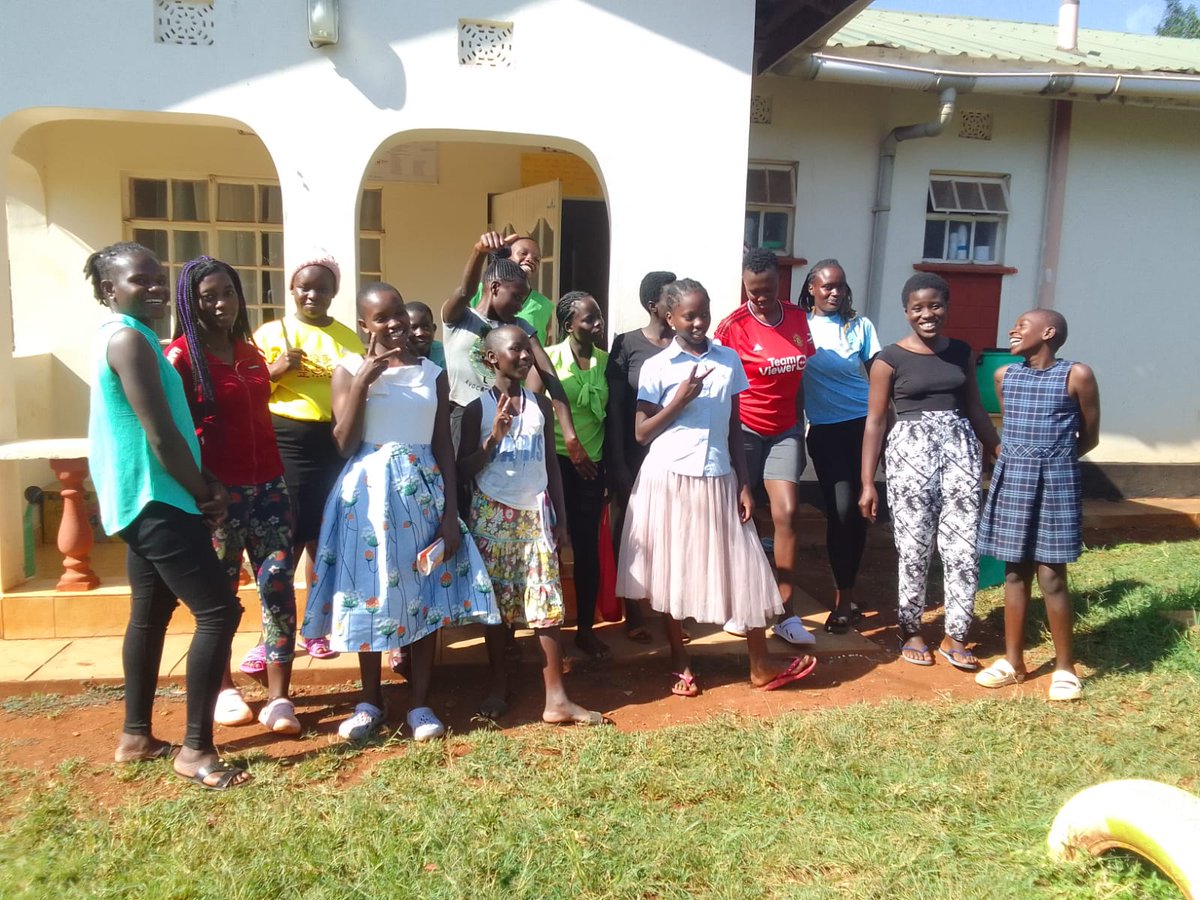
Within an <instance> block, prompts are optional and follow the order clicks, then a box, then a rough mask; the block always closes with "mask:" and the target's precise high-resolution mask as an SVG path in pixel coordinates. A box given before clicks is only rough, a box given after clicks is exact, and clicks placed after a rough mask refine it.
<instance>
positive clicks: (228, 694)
mask: <svg viewBox="0 0 1200 900" xmlns="http://www.w3.org/2000/svg"><path fill="white" fill-rule="evenodd" d="M213 721H214V722H215V723H216V724H218V725H225V726H228V727H231V726H237V725H249V724H250V723H251V722H253V721H254V711H253V710H251V709H250V707H249V706H247V705H246V701H245V699H243V697H242V692H241V691H239V690H238V689H237V688H235V687H232V688H225V690H223V691H221V693H219V694H217V707H216V710H215V711H214V713H213Z"/></svg>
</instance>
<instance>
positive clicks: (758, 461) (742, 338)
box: [713, 250, 817, 644]
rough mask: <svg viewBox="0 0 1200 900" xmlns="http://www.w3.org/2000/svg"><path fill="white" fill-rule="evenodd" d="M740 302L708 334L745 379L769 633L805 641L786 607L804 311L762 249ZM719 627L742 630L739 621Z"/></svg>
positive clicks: (799, 457) (796, 491)
mask: <svg viewBox="0 0 1200 900" xmlns="http://www.w3.org/2000/svg"><path fill="white" fill-rule="evenodd" d="M742 286H743V287H744V288H745V290H746V298H747V301H746V302H745V303H743V304H742V305H741V306H740V307H738V308H737V309H735V310H734V311H733V312H732V313H730V314H729V315H728V316H726V317H725V319H724V320H722V322H721V324H719V325H718V326H717V330H716V332H715V333H714V335H713V336H714V337H715V338H716V339H717V340H718V341H719V342H720V343H721V344H723V345H724V346H726V347H728V348H730V349H731V350H733V351H734V352H735V353H737V355H738V358H739V359H741V361H742V367H743V368H744V369H745V370H746V378H747V379H748V380H749V381H750V389H749V390H748V391H746V392H744V393H743V394H742V395H741V396H740V397H739V398H738V400H739V403H740V405H741V416H742V441H743V443H744V444H745V447H746V467H747V469H748V473H749V477H750V480H749V484H750V486H751V488H752V489H753V490H755V491H758V490H759V489H760V487H761V488H762V489H765V490H766V494H767V499H768V500H769V501H770V505H771V520H772V521H773V522H774V525H775V573H776V578H777V579H778V582H779V593H780V594H781V595H782V596H783V604H784V610H783V613H782V614H781V615H780V617H779V620H778V621H777V622H776V623H775V627H774V629H773V632H774V634H775V636H776V637H779V638H782V639H783V640H785V641H787V642H788V643H789V644H811V643H813V642H814V639H813V636H812V635H811V634H810V633H809V632H808V630H807V629H806V628H805V627H804V623H803V622H801V621H800V617H799V616H797V615H796V611H795V608H794V607H793V605H792V595H793V593H794V592H795V591H797V590H798V579H797V577H796V530H797V521H796V518H797V511H798V508H799V506H800V499H799V498H800V475H801V474H802V473H803V472H804V465H805V458H804V390H803V382H802V379H803V377H804V366H805V365H806V364H807V362H808V358H809V357H810V356H815V355H816V352H817V351H816V348H815V347H814V346H813V342H812V335H811V334H810V333H809V330H808V317H807V316H806V315H805V313H804V310H802V309H800V307H798V306H793V305H792V304H791V303H783V302H781V301H780V300H779V267H778V262H777V261H776V259H775V254H774V253H772V252H771V251H770V250H751V251H749V252H748V253H747V254H746V256H745V258H744V259H743V260H742ZM726 630H727V631H731V632H735V633H741V632H744V630H745V629H744V627H743V626H742V623H739V622H729V623H727V624H726Z"/></svg>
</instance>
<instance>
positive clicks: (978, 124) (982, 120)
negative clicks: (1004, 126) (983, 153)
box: [958, 109, 992, 141]
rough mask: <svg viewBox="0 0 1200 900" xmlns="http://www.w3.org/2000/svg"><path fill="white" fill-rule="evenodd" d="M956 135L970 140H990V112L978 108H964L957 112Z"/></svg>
mask: <svg viewBox="0 0 1200 900" xmlns="http://www.w3.org/2000/svg"><path fill="white" fill-rule="evenodd" d="M958 136H959V137H960V138H967V139H968V140H972V141H990V140H991V139H992V114H991V113H990V112H983V111H982V110H978V109H964V110H963V111H962V112H961V113H960V114H959V123H958Z"/></svg>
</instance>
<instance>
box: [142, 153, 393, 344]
mask: <svg viewBox="0 0 1200 900" xmlns="http://www.w3.org/2000/svg"><path fill="white" fill-rule="evenodd" d="M135 181H160V182H166V184H167V217H166V218H165V219H157V218H138V217H135V216H134V215H133V183H134V182H135ZM172 181H177V182H184V181H190V182H201V181H202V182H206V183H207V185H208V195H207V196H208V218H207V219H206V220H204V221H199V222H197V221H187V220H182V219H178V218H176V216H175V210H174V208H173V206H174V192H173V191H172V190H171V182H172ZM122 182H123V185H122V186H123V190H122V219H123V222H124V232H125V238H126V240H136V239H137V232H138V231H141V230H153V231H165V232H167V250H168V252H167V254H166V258H164V259H163V260H162V262H163V264H164V266H166V268H167V271H168V273H169V277H170V279H171V288H172V295H174V287H175V283H176V281H177V280H178V277H179V271H180V269H181V267H182V265H183V263H184V262H186V261H187V260H186V259H176V258H174V257H175V255H176V254H175V241H176V235H177V234H178V233H181V232H199V233H200V234H202V235H203V241H204V244H205V247H204V251H203V252H205V253H207V254H208V255H209V256H213V257H216V258H218V259H220V258H222V254H221V252H220V240H221V235H222V234H229V233H232V232H242V233H246V232H253V234H254V246H255V262H253V263H249V262H241V263H231V265H233V266H234V268H235V269H236V270H237V272H238V274H239V275H240V276H241V278H242V285H243V288H244V289H245V292H246V295H247V296H246V311H247V313H248V314H249V317H250V329H251V331H253V330H255V329H257V328H258V327H259V326H260V325H261V324H262V323H263V322H265V321H269V320H271V319H276V318H279V317H280V316H282V315H283V314H284V312H285V311H286V309H287V306H288V291H287V288H286V286H283V279H284V275H285V272H284V264H283V242H282V237H283V222H282V218H283V217H282V210H280V216H279V218H280V221H278V222H261V221H258V219H260V218H262V216H261V212H260V210H261V194H260V193H259V189H261V188H275V189H278V187H279V182H278V180H276V179H270V178H241V177H234V176H224V175H212V174H205V175H197V174H187V173H179V172H171V173H161V172H155V173H144V172H136V173H134V172H131V173H125V174H124V175H123V178H122ZM221 185H252V186H254V187H255V197H254V202H255V221H251V222H238V221H229V220H222V219H219V218H218V203H217V201H218V190H219V188H220V186H221ZM366 191H382V188H381V187H380V186H378V185H374V184H367V185H364V186H363V192H366ZM382 202H383V196H382V193H381V195H380V204H381V206H380V209H381V214H380V218H381V221H380V223H379V224H380V228H379V229H373V228H363V227H361V222H360V223H359V228H358V229H357V235H358V239H359V242H360V247H361V246H362V242H363V241H370V240H374V241H377V242H378V244H379V261H380V267H379V270H378V271H376V270H374V269H372V270H368V271H364V272H360V273H359V276H358V277H359V281H360V283H361V282H363V281H381V280H383V275H384V272H383V264H384V263H383V260H384V244H383V228H382V224H383V223H382ZM360 204H361V197H360ZM268 235H279V241H278V244H277V249H273V250H271V251H270V252H272V253H273V254H274V255H273V257H272V258H265V257H266V253H267V250H266V249H265V248H266V247H268V246H270V245H269V244H265V243H264V241H265V240H269V238H267V236H268ZM225 255H226V256H227V255H228V254H225ZM226 261H228V260H226ZM264 276H266V278H264ZM264 282H265V284H264ZM276 285H279V286H281V287H279V288H278V291H279V293H280V295H281V296H279V297H276V296H274V293H272V294H271V296H270V298H269V300H268V298H267V297H266V296H264V294H265V292H266V291H267V290H271V291H272V292H274V291H275V290H276V289H277V288H276V287H275V286H276ZM173 329H174V306H173V305H172V307H171V319H170V321H164V322H163V323H162V325H161V326H160V327H159V329H158V332H159V335H160V336H161V337H163V338H165V339H169V337H170V334H171V333H172V331H173Z"/></svg>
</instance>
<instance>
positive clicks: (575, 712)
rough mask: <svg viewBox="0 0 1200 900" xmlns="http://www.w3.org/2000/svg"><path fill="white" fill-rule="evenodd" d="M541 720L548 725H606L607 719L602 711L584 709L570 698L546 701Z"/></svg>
mask: <svg viewBox="0 0 1200 900" xmlns="http://www.w3.org/2000/svg"><path fill="white" fill-rule="evenodd" d="M542 721H543V722H545V723H546V724H548V725H606V724H609V722H608V720H607V719H606V718H605V717H604V715H603V714H602V713H598V712H595V711H593V710H590V709H584V708H583V707H582V706H580V705H579V704H578V703H574V702H572V701H570V700H560V701H558V702H556V703H547V704H546V708H545V709H544V710H542Z"/></svg>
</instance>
